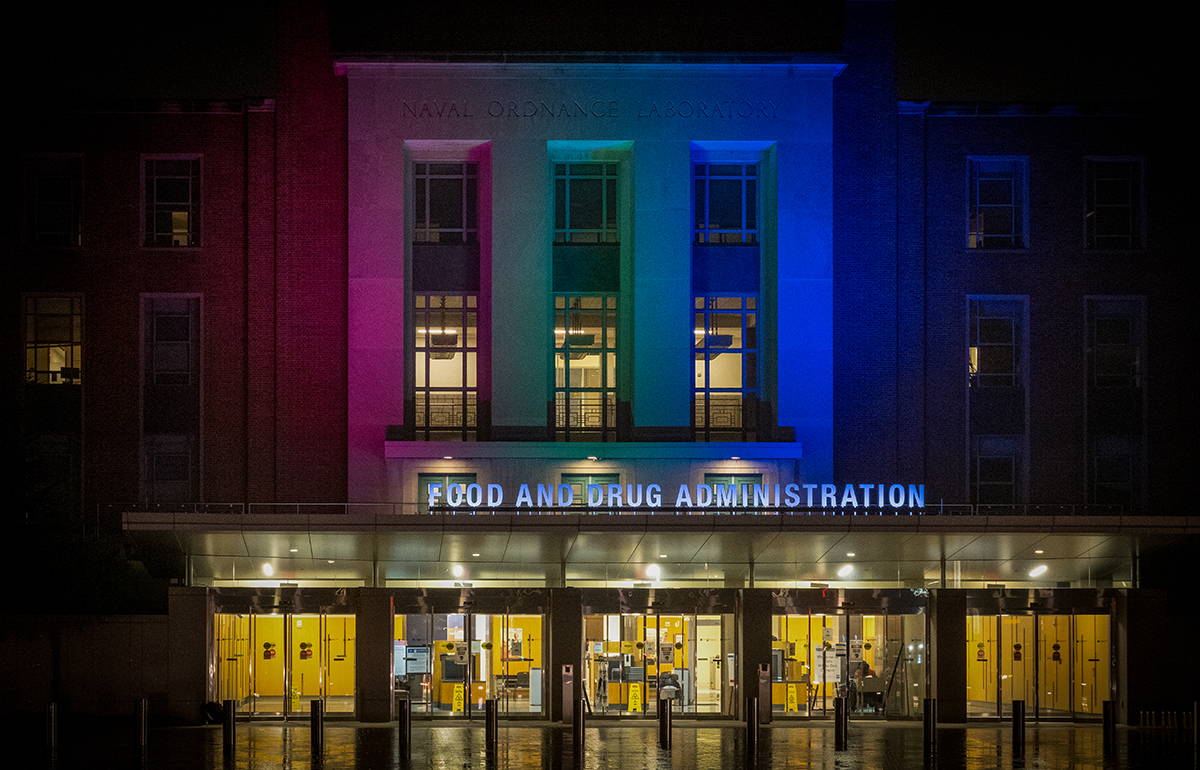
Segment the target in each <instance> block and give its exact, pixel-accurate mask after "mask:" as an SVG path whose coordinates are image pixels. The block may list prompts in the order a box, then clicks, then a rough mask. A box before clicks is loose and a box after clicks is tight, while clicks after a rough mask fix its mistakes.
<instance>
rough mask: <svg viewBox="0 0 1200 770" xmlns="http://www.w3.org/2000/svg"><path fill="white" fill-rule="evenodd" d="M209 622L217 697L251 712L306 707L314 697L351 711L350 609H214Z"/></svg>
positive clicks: (333, 709)
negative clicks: (301, 612) (235, 611)
mask: <svg viewBox="0 0 1200 770" xmlns="http://www.w3.org/2000/svg"><path fill="white" fill-rule="evenodd" d="M213 625H214V630H215V637H216V648H215V655H216V658H217V659H216V675H217V692H216V694H217V700H219V701H222V702H223V701H225V700H235V701H237V705H238V710H239V711H242V712H246V713H249V714H250V715H251V716H254V715H270V716H273V717H277V716H284V717H286V716H288V715H290V714H300V713H306V712H308V711H309V710H310V709H311V703H312V701H313V700H315V699H320V700H322V701H323V702H324V708H325V712H326V713H328V714H339V713H340V714H345V715H353V714H354V711H355V703H354V688H355V644H354V642H355V640H354V630H355V619H354V616H353V615H324V614H310V615H288V614H285V615H259V614H250V615H243V614H232V613H218V614H217V615H216V616H215V617H214V623H213Z"/></svg>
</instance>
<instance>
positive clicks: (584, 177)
mask: <svg viewBox="0 0 1200 770" xmlns="http://www.w3.org/2000/svg"><path fill="white" fill-rule="evenodd" d="M617 165H618V164H616V163H555V164H554V242H555V243H616V242H617V241H618V240H619V239H618V231H617Z"/></svg>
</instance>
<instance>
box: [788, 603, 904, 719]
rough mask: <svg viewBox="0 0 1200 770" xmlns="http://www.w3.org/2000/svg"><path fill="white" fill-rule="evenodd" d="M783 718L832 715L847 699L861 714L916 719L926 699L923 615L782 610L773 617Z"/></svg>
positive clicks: (852, 709)
mask: <svg viewBox="0 0 1200 770" xmlns="http://www.w3.org/2000/svg"><path fill="white" fill-rule="evenodd" d="M771 633H772V637H773V642H772V644H771V647H772V650H771V705H772V710H773V712H774V713H775V714H776V715H777V716H782V717H787V716H797V717H800V716H818V717H824V716H829V715H831V714H832V713H833V708H834V702H833V699H834V698H836V697H838V696H839V695H840V696H843V697H846V698H848V699H849V700H848V702H849V705H850V709H851V713H853V714H857V715H861V716H868V717H871V716H874V717H884V716H886V717H888V718H901V719H903V718H915V717H918V716H920V714H921V709H922V704H923V702H924V697H925V663H926V661H925V619H924V617H922V616H921V615H822V614H813V615H779V616H775V617H774V618H773V619H772V628H771Z"/></svg>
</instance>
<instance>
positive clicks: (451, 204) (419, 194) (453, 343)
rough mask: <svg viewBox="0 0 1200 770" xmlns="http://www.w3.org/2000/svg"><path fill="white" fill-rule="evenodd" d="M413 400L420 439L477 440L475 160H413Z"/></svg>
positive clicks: (411, 405) (416, 433)
mask: <svg viewBox="0 0 1200 770" xmlns="http://www.w3.org/2000/svg"><path fill="white" fill-rule="evenodd" d="M413 211H414V215H413V232H412V238H413V243H412V249H411V259H412V287H413V293H412V295H411V296H412V306H411V308H412V309H411V313H410V317H411V320H412V324H411V328H412V329H413V330H414V337H413V342H412V347H411V348H410V349H411V350H412V367H413V371H412V379H411V384H410V387H411V388H412V396H411V398H410V399H408V400H407V402H408V411H409V417H408V419H407V421H406V422H407V423H408V424H409V425H410V426H411V429H412V434H411V435H412V436H413V438H414V439H416V440H418V441H474V440H475V439H476V438H478V430H479V422H480V418H479V398H478V394H479V390H478V382H477V372H478V371H479V366H480V363H479V356H480V350H479V329H480V315H479V310H480V308H479V296H480V294H479V271H480V243H479V163H478V162H474V161H465V160H442V159H420V160H417V161H416V162H414V163H413Z"/></svg>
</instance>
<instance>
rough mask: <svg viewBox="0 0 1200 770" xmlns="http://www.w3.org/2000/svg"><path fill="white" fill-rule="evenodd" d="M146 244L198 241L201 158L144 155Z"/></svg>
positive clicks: (191, 242) (198, 243) (189, 244)
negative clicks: (145, 156)
mask: <svg viewBox="0 0 1200 770" xmlns="http://www.w3.org/2000/svg"><path fill="white" fill-rule="evenodd" d="M142 163H143V169H144V178H143V187H144V193H145V197H144V203H143V206H144V211H143V214H144V216H145V221H144V227H145V236H144V239H143V241H142V243H143V245H145V246H199V245H200V158H199V157H191V158H175V157H164V158H145V159H143V161H142Z"/></svg>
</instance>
